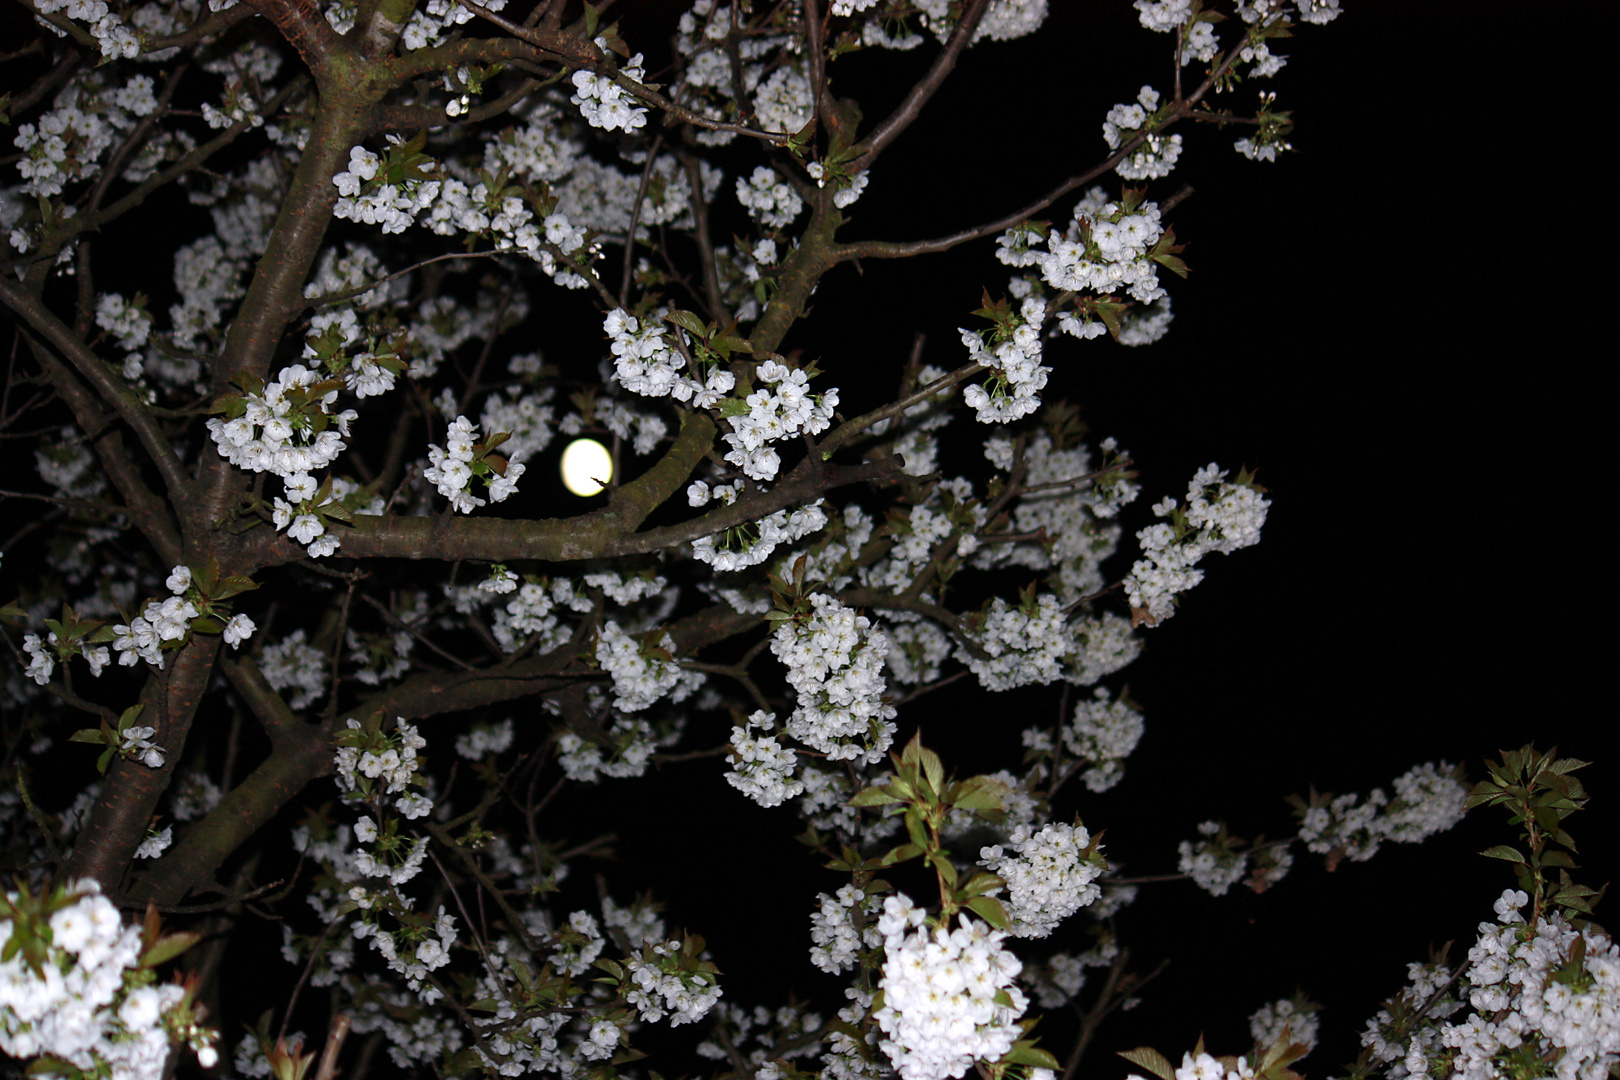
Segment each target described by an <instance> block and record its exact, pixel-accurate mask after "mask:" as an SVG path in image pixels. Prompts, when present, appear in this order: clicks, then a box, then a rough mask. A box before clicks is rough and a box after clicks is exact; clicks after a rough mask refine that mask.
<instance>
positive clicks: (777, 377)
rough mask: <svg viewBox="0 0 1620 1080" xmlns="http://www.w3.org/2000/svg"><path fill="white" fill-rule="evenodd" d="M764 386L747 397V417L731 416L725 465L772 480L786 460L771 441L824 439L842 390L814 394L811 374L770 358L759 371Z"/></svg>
mask: <svg viewBox="0 0 1620 1080" xmlns="http://www.w3.org/2000/svg"><path fill="white" fill-rule="evenodd" d="M754 378H755V380H756V381H757V382H758V383H760V384H761V385H760V388H759V389H757V390H755V391H754V392H753V393H751V394H749V395H748V397H747V398H746V399H745V404H746V405H747V406H748V411H747V412H746V413H738V415H736V416H733V417H731V430H730V431H728V432H726V434H725V442H726V445H727V446H729V447H731V449H730V450H728V451H726V461H728V462H730V463H731V464H732V465H735V466H737V467H738V468H739V469H741V470H742V471H743V472H744V473H746V474H747V475H748V476H749V477H751V478H752V479H755V480H770V479H773V478H774V477H775V476H776V473H777V470H778V469H780V468H781V465H782V460H781V458H780V457H779V456H778V455H777V453H776V451H775V449H773V448H772V447H771V445H770V444H771V443H776V442H781V441H782V440H784V439H791V438H793V437H795V436H797V435H819V434H821V433H822V432H823V431H826V430H827V427H828V425H829V424H831V423H832V418H833V412H834V411H835V410H836V409H837V408H838V391H837V389H830V390H827V391H826V392H825V393H822V394H812V393H810V374H809V372H807V371H805V370H804V369H803V368H789V367H788V366H787V365H786V364H780V363H777V362H776V361H775V360H767V361H765V362H764V363H763V364H760V365H759V367H758V368H756V369H755V370H754Z"/></svg>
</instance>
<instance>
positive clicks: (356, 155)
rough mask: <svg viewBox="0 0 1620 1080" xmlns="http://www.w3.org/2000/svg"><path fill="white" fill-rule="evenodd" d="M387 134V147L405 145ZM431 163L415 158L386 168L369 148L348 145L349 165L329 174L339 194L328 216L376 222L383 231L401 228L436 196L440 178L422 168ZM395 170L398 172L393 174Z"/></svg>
mask: <svg viewBox="0 0 1620 1080" xmlns="http://www.w3.org/2000/svg"><path fill="white" fill-rule="evenodd" d="M388 138H389V142H390V144H391V147H390V148H391V149H392V148H393V147H397V146H403V145H406V143H405V140H404V139H403V138H401V137H400V136H398V135H390V136H388ZM389 157H390V159H392V158H394V157H395V155H394V154H392V153H391V154H390V155H389ZM432 164H433V163H432V162H431V160H428V159H425V158H418V159H417V160H414V161H412V163H411V167H409V168H408V169H406V170H390V169H388V168H387V167H386V164H385V162H384V159H382V158H379V157H378V156H377V155H376V154H374V153H372V152H371V151H370V150H367V149H366V148H365V147H363V146H356V147H352V148H351V149H350V150H349V167H348V168H347V169H346V170H344V171H343V172H340V173H338V174H337V175H336V176H334V177H332V183H333V184H335V185H336V186H337V189H338V196H339V198H338V200H337V203H336V204H335V205H334V206H333V207H332V216H333V217H336V218H344V219H347V220H349V221H361V222H365V223H366V224H367V225H380V226H382V231H383V232H385V233H401V232H404V231H405V230H406V229H408V228H410V226H411V225H412V224H413V223H414V222H415V221H416V218H417V215H419V214H421V212H422V211H424V210H426V209H428V208H429V207H431V206H432V205H433V202H434V200H435V199H437V198H438V197H439V187H440V181H439V180H435V179H429V178H428V176H427V175H426V172H425V167H431V166H432ZM396 172H398V174H399V175H397V176H396V175H394V173H396Z"/></svg>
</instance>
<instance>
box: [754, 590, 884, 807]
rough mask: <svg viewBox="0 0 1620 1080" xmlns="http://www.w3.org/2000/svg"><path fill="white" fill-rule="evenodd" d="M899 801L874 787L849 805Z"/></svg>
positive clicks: (859, 793) (865, 789)
mask: <svg viewBox="0 0 1620 1080" xmlns="http://www.w3.org/2000/svg"><path fill="white" fill-rule="evenodd" d="M772 614H775V612H772ZM899 801H900V800H899V799H897V798H895V797H894V796H893V795H891V794H890V793H889V791H888V789H887V788H885V787H875V786H874V787H869V788H863V789H861V790H860V791H858V792H856V793H855V797H854V798H853V799H851V800H849V805H850V806H888V805H890V804H891V803H897V802H899Z"/></svg>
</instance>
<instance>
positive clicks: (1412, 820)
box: [1296, 761, 1468, 862]
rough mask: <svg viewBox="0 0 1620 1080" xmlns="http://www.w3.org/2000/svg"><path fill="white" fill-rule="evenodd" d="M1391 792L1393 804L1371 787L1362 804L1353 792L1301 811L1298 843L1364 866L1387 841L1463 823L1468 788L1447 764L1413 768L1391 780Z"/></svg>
mask: <svg viewBox="0 0 1620 1080" xmlns="http://www.w3.org/2000/svg"><path fill="white" fill-rule="evenodd" d="M1394 788H1395V797H1394V799H1393V800H1391V799H1390V797H1389V796H1388V795H1386V794H1385V793H1384V789H1383V788H1374V789H1373V790H1372V791H1371V792H1370V793H1368V795H1367V799H1366V801H1365V802H1363V801H1361V797H1360V796H1359V795H1357V794H1355V793H1354V792H1352V793H1350V794H1347V795H1340V796H1337V797H1331V796H1320V797H1318V798H1317V799H1314V800H1313V801H1312V803H1311V805H1309V806H1305V805H1301V806H1299V807H1298V808H1297V809H1296V814H1297V815H1298V817H1299V819H1300V825H1299V838H1300V839H1301V840H1303V841H1304V842H1305V846H1306V847H1307V848H1308V849H1309V850H1311V851H1313V852H1315V853H1316V854H1318V855H1329V856H1330V857H1338V856H1343V857H1345V858H1348V859H1350V860H1352V861H1354V862H1363V861H1365V860H1367V859H1370V858H1372V857H1373V855H1374V854H1375V853H1376V852H1377V851H1378V848H1379V846H1380V845H1381V844H1382V843H1383V841H1385V840H1393V841H1395V842H1396V843H1399V844H1412V843H1417V842H1418V841H1420V840H1423V839H1425V838H1427V837H1429V836H1432V835H1434V834H1435V833H1437V832H1444V831H1445V830H1447V829H1449V828H1451V827H1452V826H1453V825H1455V824H1457V822H1459V821H1461V820H1462V817H1463V812H1464V809H1465V807H1466V805H1467V799H1468V788H1467V786H1466V785H1464V784H1463V783H1462V782H1461V780H1459V779H1458V777H1457V770H1456V769H1455V768H1454V767H1453V766H1452V765H1450V764H1449V763H1447V762H1444V761H1442V762H1440V763H1439V764H1438V765H1436V764H1434V763H1433V762H1428V763H1426V764H1423V765H1417V766H1414V767H1413V768H1411V769H1408V770H1407V771H1406V772H1404V773H1402V774H1401V775H1400V776H1398V777H1396V778H1395V783H1394Z"/></svg>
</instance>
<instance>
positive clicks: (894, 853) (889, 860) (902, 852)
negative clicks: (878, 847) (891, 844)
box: [867, 844, 923, 866]
mask: <svg viewBox="0 0 1620 1080" xmlns="http://www.w3.org/2000/svg"><path fill="white" fill-rule="evenodd" d="M922 853H923V848H922V847H921V846H919V845H917V844H901V845H900V846H899V847H897V848H890V849H889V850H888V851H886V852H884V854H883V857H882V858H881V859H879V860H878V861H877V865H878V866H893V865H894V864H895V863H897V862H905V861H906V860H907V859H915V858H916V857H917V856H919V855H921V854H922ZM867 861H868V862H870V861H871V860H867Z"/></svg>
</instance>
